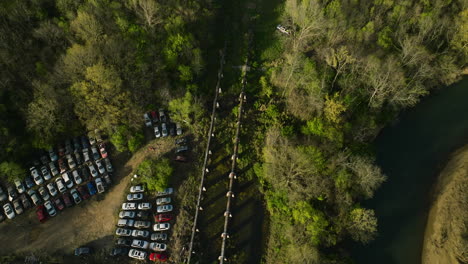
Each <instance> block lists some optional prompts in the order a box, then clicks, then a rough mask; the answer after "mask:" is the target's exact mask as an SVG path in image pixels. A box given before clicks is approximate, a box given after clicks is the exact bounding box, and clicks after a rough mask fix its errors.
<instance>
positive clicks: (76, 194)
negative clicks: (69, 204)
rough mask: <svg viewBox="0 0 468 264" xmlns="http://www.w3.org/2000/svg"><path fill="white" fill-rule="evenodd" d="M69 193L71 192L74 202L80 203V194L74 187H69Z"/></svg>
mask: <svg viewBox="0 0 468 264" xmlns="http://www.w3.org/2000/svg"><path fill="white" fill-rule="evenodd" d="M70 194H71V196H72V198H73V201H74V202H75V204H79V203H81V197H80V195H79V194H78V191H76V189H75V188H73V189H71V191H70Z"/></svg>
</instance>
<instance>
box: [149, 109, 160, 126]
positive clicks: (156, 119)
mask: <svg viewBox="0 0 468 264" xmlns="http://www.w3.org/2000/svg"><path fill="white" fill-rule="evenodd" d="M151 119H153V123H155V124H156V123H157V122H159V117H158V113H156V111H151Z"/></svg>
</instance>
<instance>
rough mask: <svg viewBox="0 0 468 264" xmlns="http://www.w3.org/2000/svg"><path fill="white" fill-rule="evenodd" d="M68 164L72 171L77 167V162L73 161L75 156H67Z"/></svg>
mask: <svg viewBox="0 0 468 264" xmlns="http://www.w3.org/2000/svg"><path fill="white" fill-rule="evenodd" d="M67 162H68V167H69V168H70V170H73V169H74V168H75V167H76V163H75V160H74V159H73V156H72V155H71V154H68V155H67Z"/></svg>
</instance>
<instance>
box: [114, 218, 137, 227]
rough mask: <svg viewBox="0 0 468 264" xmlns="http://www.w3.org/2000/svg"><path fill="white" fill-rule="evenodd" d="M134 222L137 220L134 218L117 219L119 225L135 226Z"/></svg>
mask: <svg viewBox="0 0 468 264" xmlns="http://www.w3.org/2000/svg"><path fill="white" fill-rule="evenodd" d="M134 223H135V220H132V219H119V221H117V226H128V227H133V224H134Z"/></svg>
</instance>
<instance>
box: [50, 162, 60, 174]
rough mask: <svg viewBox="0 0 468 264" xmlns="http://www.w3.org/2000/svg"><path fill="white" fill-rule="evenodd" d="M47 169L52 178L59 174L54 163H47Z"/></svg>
mask: <svg viewBox="0 0 468 264" xmlns="http://www.w3.org/2000/svg"><path fill="white" fill-rule="evenodd" d="M49 168H50V172H51V173H52V176H53V177H55V176H57V175H59V174H60V172H59V171H58V169H57V166H55V163H53V162H50V163H49Z"/></svg>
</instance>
